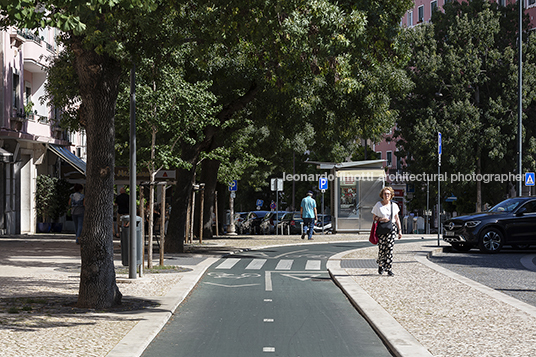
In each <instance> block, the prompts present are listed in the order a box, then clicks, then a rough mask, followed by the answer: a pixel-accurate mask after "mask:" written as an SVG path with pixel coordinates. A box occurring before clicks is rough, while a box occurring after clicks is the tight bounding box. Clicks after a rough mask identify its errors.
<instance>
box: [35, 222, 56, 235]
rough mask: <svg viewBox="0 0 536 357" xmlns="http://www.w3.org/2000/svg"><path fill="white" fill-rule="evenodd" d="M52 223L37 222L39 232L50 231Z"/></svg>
mask: <svg viewBox="0 0 536 357" xmlns="http://www.w3.org/2000/svg"><path fill="white" fill-rule="evenodd" d="M51 228H52V225H51V224H50V223H42V222H40V223H37V232H38V233H49V232H50V229H51Z"/></svg>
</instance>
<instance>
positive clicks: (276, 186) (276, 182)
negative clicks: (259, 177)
mask: <svg viewBox="0 0 536 357" xmlns="http://www.w3.org/2000/svg"><path fill="white" fill-rule="evenodd" d="M270 188H271V189H272V191H283V179H282V178H273V179H271V180H270Z"/></svg>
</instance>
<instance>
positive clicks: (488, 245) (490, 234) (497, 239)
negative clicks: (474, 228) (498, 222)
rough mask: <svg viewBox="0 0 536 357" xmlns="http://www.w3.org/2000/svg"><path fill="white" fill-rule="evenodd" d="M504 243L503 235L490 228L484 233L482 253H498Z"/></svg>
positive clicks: (481, 242) (481, 239) (481, 243)
mask: <svg viewBox="0 0 536 357" xmlns="http://www.w3.org/2000/svg"><path fill="white" fill-rule="evenodd" d="M503 243H504V238H503V234H502V233H501V232H500V231H499V230H497V229H495V228H490V229H486V230H485V231H484V232H483V233H482V238H480V246H479V248H480V251H481V252H482V253H498V252H499V251H500V250H501V248H502V246H503Z"/></svg>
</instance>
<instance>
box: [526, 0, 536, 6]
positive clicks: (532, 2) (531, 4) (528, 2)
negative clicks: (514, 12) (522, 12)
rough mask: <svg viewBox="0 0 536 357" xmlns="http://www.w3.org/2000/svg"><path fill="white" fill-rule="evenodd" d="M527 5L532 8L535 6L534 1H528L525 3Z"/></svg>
mask: <svg viewBox="0 0 536 357" xmlns="http://www.w3.org/2000/svg"><path fill="white" fill-rule="evenodd" d="M527 4H528V6H527V7H531V6H534V5H535V4H536V0H528V1H527Z"/></svg>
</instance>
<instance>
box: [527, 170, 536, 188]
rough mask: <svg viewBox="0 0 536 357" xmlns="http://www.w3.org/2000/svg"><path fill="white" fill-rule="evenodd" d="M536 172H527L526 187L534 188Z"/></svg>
mask: <svg viewBox="0 0 536 357" xmlns="http://www.w3.org/2000/svg"><path fill="white" fill-rule="evenodd" d="M534 176H535V175H534V172H526V173H525V186H534V181H535V177H534Z"/></svg>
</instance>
